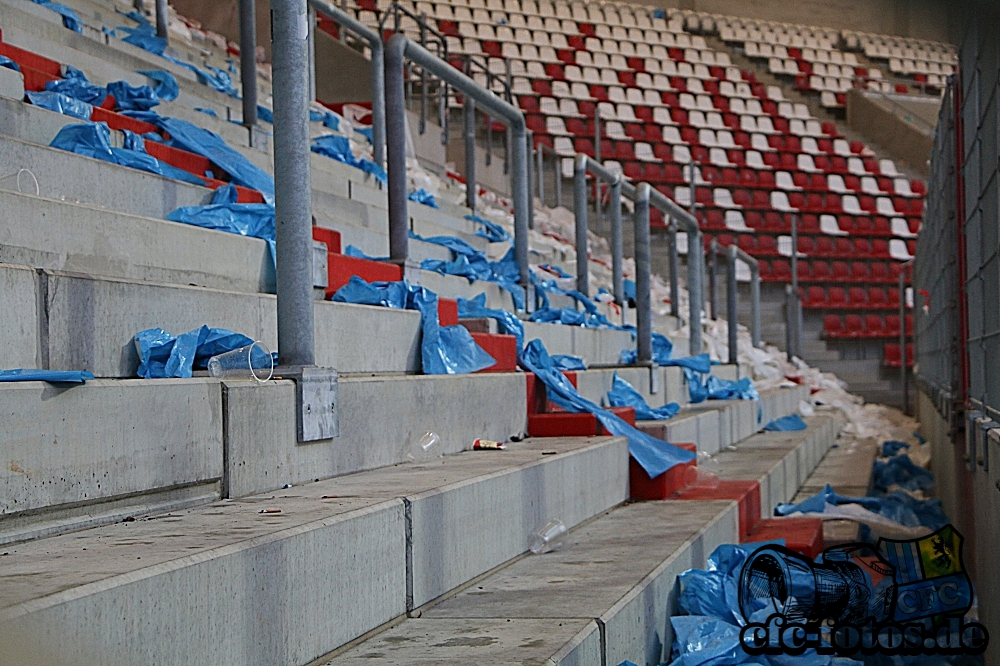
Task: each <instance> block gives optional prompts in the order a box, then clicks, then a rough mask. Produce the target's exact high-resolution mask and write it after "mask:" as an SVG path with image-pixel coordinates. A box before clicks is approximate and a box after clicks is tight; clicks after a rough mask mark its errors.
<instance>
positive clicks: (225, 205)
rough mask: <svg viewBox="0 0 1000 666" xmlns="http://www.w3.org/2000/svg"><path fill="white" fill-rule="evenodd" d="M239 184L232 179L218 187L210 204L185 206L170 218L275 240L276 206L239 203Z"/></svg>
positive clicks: (173, 220)
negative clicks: (235, 183) (232, 182)
mask: <svg viewBox="0 0 1000 666" xmlns="http://www.w3.org/2000/svg"><path fill="white" fill-rule="evenodd" d="M236 195H237V192H236V188H235V187H234V186H233V185H232V184H231V183H230V184H228V185H224V186H222V187H220V188H219V189H217V190H216V191H215V195H214V196H213V197H212V203H211V204H209V205H207V206H182V207H181V208H178V209H177V210H174V211H173V212H171V213H170V214H169V215H167V219H168V220H170V221H172V222H183V223H184V224H191V225H194V226H197V227H202V228H205V229H216V230H218V231H227V232H229V233H231V234H239V235H241V236H250V237H252V238H261V239H263V240H266V241H272V242H273V241H274V206H273V205H271V204H266V203H263V204H262V203H249V204H241V203H236Z"/></svg>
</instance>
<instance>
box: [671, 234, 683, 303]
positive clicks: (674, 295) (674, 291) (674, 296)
mask: <svg viewBox="0 0 1000 666" xmlns="http://www.w3.org/2000/svg"><path fill="white" fill-rule="evenodd" d="M669 228H670V231H669V235H670V248H669V250H670V314H671V315H673V316H674V317H679V316H680V307H681V299H680V298H679V297H678V292H679V291H680V286H679V283H678V279H677V268H678V266H677V264H678V263H679V261H680V258H679V257H678V256H677V220H675V219H673V218H671V219H670V227H669Z"/></svg>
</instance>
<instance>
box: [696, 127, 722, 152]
mask: <svg viewBox="0 0 1000 666" xmlns="http://www.w3.org/2000/svg"><path fill="white" fill-rule="evenodd" d="M698 143H700V144H701V145H703V146H707V147H709V148H714V147H715V146H717V145H718V143H717V142H716V140H715V132H714V131H713V130H710V129H707V128H706V129H700V130H698Z"/></svg>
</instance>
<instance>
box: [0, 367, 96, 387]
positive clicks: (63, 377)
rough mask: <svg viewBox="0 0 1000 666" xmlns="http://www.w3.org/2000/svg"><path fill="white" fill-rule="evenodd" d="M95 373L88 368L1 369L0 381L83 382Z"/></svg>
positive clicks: (91, 377)
mask: <svg viewBox="0 0 1000 666" xmlns="http://www.w3.org/2000/svg"><path fill="white" fill-rule="evenodd" d="M93 378H94V375H93V374H92V373H90V372H87V371H86V370H25V369H20V368H19V369H17V370H0V382H49V383H51V384H83V383H84V382H86V381H87V380H88V379H93Z"/></svg>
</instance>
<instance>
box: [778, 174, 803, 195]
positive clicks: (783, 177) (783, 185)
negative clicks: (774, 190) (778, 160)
mask: <svg viewBox="0 0 1000 666" xmlns="http://www.w3.org/2000/svg"><path fill="white" fill-rule="evenodd" d="M774 184H775V185H777V186H778V188H779V189H782V190H788V191H790V192H791V191H794V190H801V189H802V188H801V187H799V186H798V185H796V184H795V182H794V181H793V180H792V174H790V173H788V172H787V171H776V172H775V173H774Z"/></svg>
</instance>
